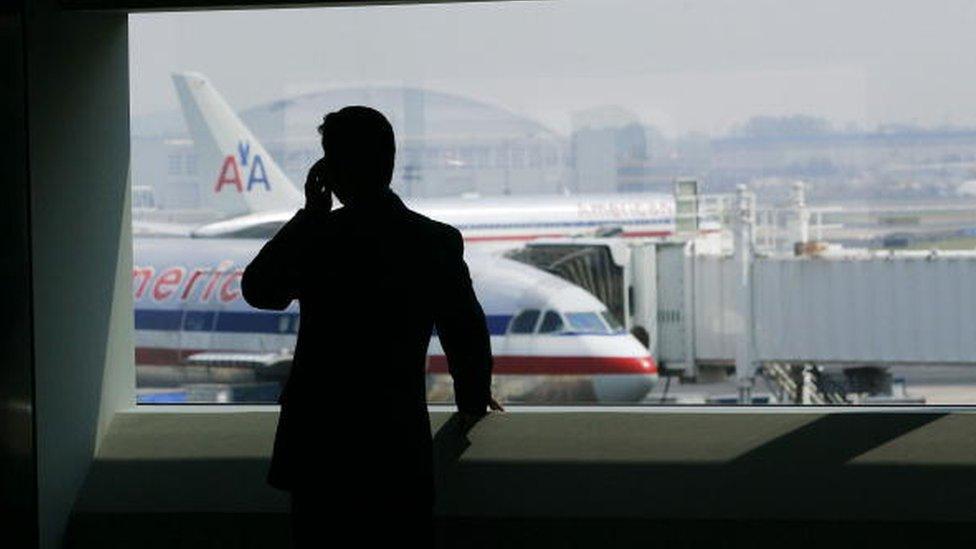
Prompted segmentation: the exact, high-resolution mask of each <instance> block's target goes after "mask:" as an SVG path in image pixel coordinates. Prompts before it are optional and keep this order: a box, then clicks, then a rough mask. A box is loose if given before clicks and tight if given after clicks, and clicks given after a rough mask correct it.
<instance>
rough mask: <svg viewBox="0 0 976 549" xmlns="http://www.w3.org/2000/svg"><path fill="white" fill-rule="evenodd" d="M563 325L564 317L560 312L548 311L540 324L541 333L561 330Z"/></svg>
mask: <svg viewBox="0 0 976 549" xmlns="http://www.w3.org/2000/svg"><path fill="white" fill-rule="evenodd" d="M563 325H564V324H563V317H561V316H559V313H557V312H556V311H546V315H545V316H544V317H542V324H540V325H539V333H540V334H552V333H556V332H561V331H562V329H563Z"/></svg>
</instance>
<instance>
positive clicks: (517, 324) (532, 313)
mask: <svg viewBox="0 0 976 549" xmlns="http://www.w3.org/2000/svg"><path fill="white" fill-rule="evenodd" d="M539 315H540V313H539V310H538V309H526V310H524V311H522V312H521V313H519V314H518V315H516V316H515V318H513V319H512V324H511V327H510V328H509V330H508V332H509V333H512V334H531V333H532V332H534V331H535V325H536V323H538V321H539Z"/></svg>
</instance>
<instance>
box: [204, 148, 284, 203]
mask: <svg viewBox="0 0 976 549" xmlns="http://www.w3.org/2000/svg"><path fill="white" fill-rule="evenodd" d="M244 171H248V176H247V191H248V192H250V191H251V189H253V188H254V186H255V185H264V189H265V190H266V191H270V190H271V183H270V182H269V181H268V173H267V172H266V171H265V169H264V161H262V160H261V155H260V154H255V155H254V156H251V144H250V143H248V142H247V141H238V142H237V156H234V155H232V154H229V155H227V156H226V157H225V158H224V163H223V165H221V167H220V175H218V176H217V183H216V184H214V192H215V193H219V192H220V191H222V190H223V188H224V186H226V185H230V186H232V187H234V188H235V189H237V192H239V193H242V192H244V183H243V180H242V179H241V173H243V172H244Z"/></svg>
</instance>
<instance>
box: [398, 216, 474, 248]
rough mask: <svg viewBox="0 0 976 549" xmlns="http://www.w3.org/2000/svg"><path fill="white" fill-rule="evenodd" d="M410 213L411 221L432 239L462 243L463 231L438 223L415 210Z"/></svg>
mask: <svg viewBox="0 0 976 549" xmlns="http://www.w3.org/2000/svg"><path fill="white" fill-rule="evenodd" d="M409 212H410V213H409V214H408V215H409V219H410V221H411V222H412V223H414V224H416V226H417V227H419V228H420V229H421V231H423V232H424V234H426V235H427V236H429V237H430V238H433V239H438V240H444V241H458V242H460V241H461V231H459V230H457V229H456V228H454V227H452V226H451V225H448V224H447V223H442V222H440V221H436V220H434V219H431V218H429V217H427V216H425V215H422V214H419V213H417V212H415V211H413V210H409Z"/></svg>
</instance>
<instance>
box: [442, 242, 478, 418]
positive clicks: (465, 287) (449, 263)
mask: <svg viewBox="0 0 976 549" xmlns="http://www.w3.org/2000/svg"><path fill="white" fill-rule="evenodd" d="M463 253H464V245H463V243H462V240H461V233H459V232H458V231H457V230H456V229H454V228H451V229H450V231H449V234H448V238H447V242H446V247H445V250H444V256H443V258H444V262H443V263H442V264H441V265H440V267H441V271H442V272H441V273H439V274H440V276H438V277H437V279H438V280H439V281H440V287H439V296H438V299H437V309H436V313H435V318H434V325H435V327H436V329H437V335H438V337H439V338H440V342H441V346H442V347H443V348H444V352H445V354H446V355H447V367H448V371H450V373H451V377H453V378H454V399H455V402H456V403H457V406H458V410H460V411H461V412H464V413H467V414H473V415H484V414H485V413H487V408H488V400H489V398H490V396H491V368H492V358H491V340H490V338H489V334H488V324H487V323H486V322H485V313H484V311H482V309H481V304H479V303H478V298H477V297H476V296H475V294H474V289H473V288H472V286H471V275H470V273H469V272H468V266H467V265H466V264H465V263H464V257H463Z"/></svg>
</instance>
